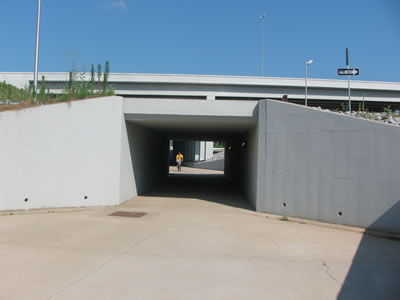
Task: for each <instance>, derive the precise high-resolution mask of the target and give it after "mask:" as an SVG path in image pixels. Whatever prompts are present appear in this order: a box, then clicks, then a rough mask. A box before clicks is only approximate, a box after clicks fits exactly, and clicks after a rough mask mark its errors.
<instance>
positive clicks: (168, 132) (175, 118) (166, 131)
mask: <svg viewBox="0 0 400 300" xmlns="http://www.w3.org/2000/svg"><path fill="white" fill-rule="evenodd" d="M125 120H126V121H127V122H130V123H133V124H135V125H138V126H141V127H145V128H148V129H152V130H155V131H157V132H159V133H161V134H163V135H165V136H167V137H169V138H183V139H193V138H199V139H224V138H226V137H230V136H235V135H241V134H243V133H245V132H246V131H248V130H249V129H251V128H252V127H253V126H255V125H256V122H257V119H256V118H254V117H233V116H231V117H226V116H193V115H191V116H187V115H148V114H146V115H144V114H125Z"/></svg>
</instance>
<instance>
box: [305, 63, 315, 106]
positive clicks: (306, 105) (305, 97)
mask: <svg viewBox="0 0 400 300" xmlns="http://www.w3.org/2000/svg"><path fill="white" fill-rule="evenodd" d="M312 63H313V61H312V59H310V60H309V61H306V77H305V89H306V92H305V96H306V97H305V102H304V105H305V106H307V66H308V65H311V64H312Z"/></svg>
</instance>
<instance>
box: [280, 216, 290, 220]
mask: <svg viewBox="0 0 400 300" xmlns="http://www.w3.org/2000/svg"><path fill="white" fill-rule="evenodd" d="M280 220H281V221H289V218H288V217H286V216H283V217H282V218H280Z"/></svg>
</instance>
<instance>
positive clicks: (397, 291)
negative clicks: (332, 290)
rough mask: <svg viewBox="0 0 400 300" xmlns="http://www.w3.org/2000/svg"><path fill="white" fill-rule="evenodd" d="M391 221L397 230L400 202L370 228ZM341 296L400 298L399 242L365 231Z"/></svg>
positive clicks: (354, 297) (399, 218)
mask: <svg viewBox="0 0 400 300" xmlns="http://www.w3.org/2000/svg"><path fill="white" fill-rule="evenodd" d="M388 224H394V225H395V227H396V226H397V228H393V232H395V231H396V230H397V232H398V227H399V226H400V225H399V224H400V201H398V202H397V203H396V204H395V205H394V206H393V207H392V208H391V209H389V210H388V211H387V212H386V213H385V214H384V215H382V216H381V217H380V218H379V219H377V220H376V221H375V222H374V223H373V224H371V226H370V227H369V228H368V229H369V230H379V228H382V226H383V225H388ZM386 228H388V227H386ZM338 299H340V300H347V299H400V241H398V240H391V239H387V238H378V237H374V236H371V235H369V234H364V236H363V238H362V240H361V242H360V245H359V247H358V249H357V252H356V255H355V256H354V259H353V263H352V265H351V267H350V270H349V272H348V274H347V277H346V279H345V281H344V283H343V286H342V289H341V291H340V293H339V295H338Z"/></svg>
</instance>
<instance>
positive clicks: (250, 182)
mask: <svg viewBox="0 0 400 300" xmlns="http://www.w3.org/2000/svg"><path fill="white" fill-rule="evenodd" d="M242 143H245V145H243V144H242ZM239 147H240V148H239V149H240V159H239V162H240V185H241V189H242V191H243V193H244V194H245V195H246V197H247V199H248V200H249V201H250V203H251V204H252V205H253V207H254V208H256V206H257V172H258V126H257V125H256V126H254V127H253V128H252V129H251V130H249V131H248V132H247V133H246V134H245V135H244V136H243V137H242V142H241V143H240V145H239Z"/></svg>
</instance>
